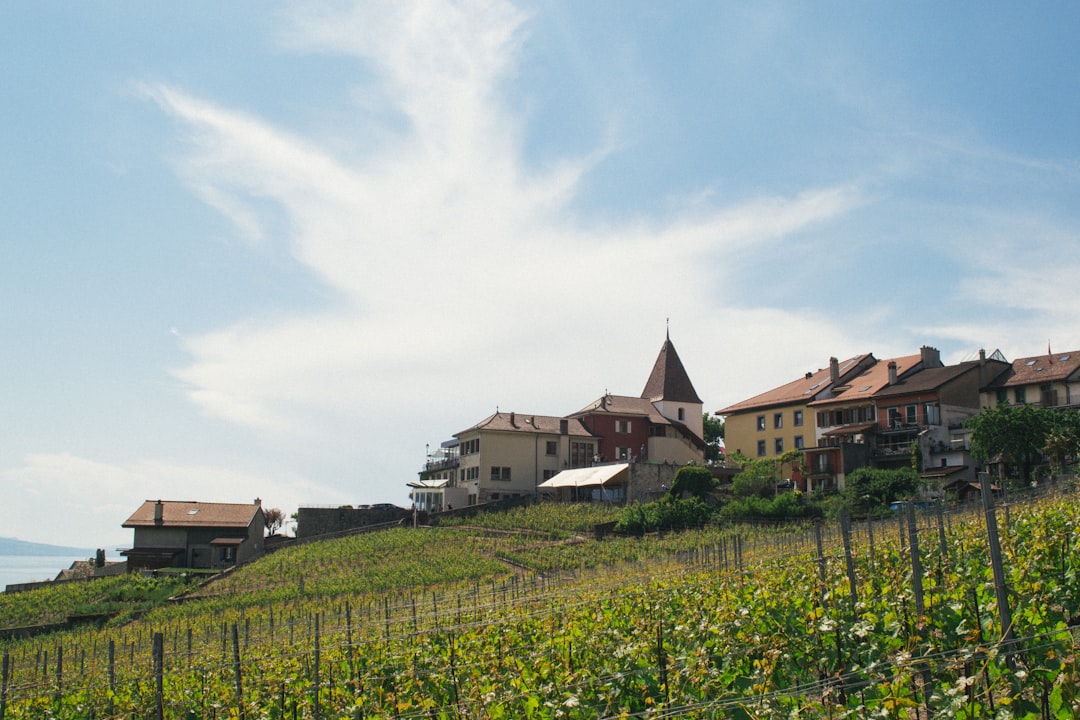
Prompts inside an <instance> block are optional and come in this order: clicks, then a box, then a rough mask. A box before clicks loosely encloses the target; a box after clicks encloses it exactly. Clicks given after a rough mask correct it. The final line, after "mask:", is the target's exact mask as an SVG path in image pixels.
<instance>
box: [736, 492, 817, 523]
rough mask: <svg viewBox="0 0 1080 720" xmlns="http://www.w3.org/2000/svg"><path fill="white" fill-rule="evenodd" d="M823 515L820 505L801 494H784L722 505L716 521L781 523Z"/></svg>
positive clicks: (748, 498)
mask: <svg viewBox="0 0 1080 720" xmlns="http://www.w3.org/2000/svg"><path fill="white" fill-rule="evenodd" d="M824 515H825V511H824V508H823V507H822V505H821V504H819V503H817V502H813V501H811V500H810V499H809V498H807V496H806V495H804V494H803V493H801V492H784V493H780V494H779V495H777V496H776V497H770V498H765V497H761V496H760V495H748V496H746V497H740V498H736V499H735V500H732V501H731V502H728V503H726V504H724V505H723V506H722V507H721V508H720V510H719V511H718V512H717V518H718V519H720V520H725V521H728V522H755V521H761V520H769V521H780V522H783V521H790V520H800V519H806V518H820V517H824Z"/></svg>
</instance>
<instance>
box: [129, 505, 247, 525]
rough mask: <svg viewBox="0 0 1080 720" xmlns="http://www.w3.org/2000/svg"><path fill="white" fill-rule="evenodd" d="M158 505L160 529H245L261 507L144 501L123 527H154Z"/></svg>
mask: <svg viewBox="0 0 1080 720" xmlns="http://www.w3.org/2000/svg"><path fill="white" fill-rule="evenodd" d="M158 502H160V503H161V511H162V522H161V525H162V526H164V527H221V528H244V529H246V528H248V527H249V526H250V525H251V521H252V520H253V519H254V518H255V513H257V512H258V511H259V510H260V509H261V507H262V506H261V505H258V504H255V503H206V502H188V501H177V500H160V501H159V500H147V501H145V502H144V503H143V504H142V505H141V506H140V507H139V509H138V510H136V511H135V512H134V514H132V516H131V517H129V518H128V519H127V520H126V521H125V522H124V524H123V527H126V528H135V527H155V526H156V523H155V522H154V506H155V505H156V504H157V503H158Z"/></svg>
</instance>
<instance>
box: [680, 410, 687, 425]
mask: <svg viewBox="0 0 1080 720" xmlns="http://www.w3.org/2000/svg"><path fill="white" fill-rule="evenodd" d="M679 422H686V409H685V408H679Z"/></svg>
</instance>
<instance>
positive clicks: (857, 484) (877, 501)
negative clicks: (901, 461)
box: [842, 467, 919, 512]
mask: <svg viewBox="0 0 1080 720" xmlns="http://www.w3.org/2000/svg"><path fill="white" fill-rule="evenodd" d="M918 490H919V475H918V473H916V472H915V471H914V470H913V469H912V468H910V467H903V468H896V469H893V470H888V469H884V468H858V469H857V470H854V471H852V472H850V473H848V474H847V477H846V478H845V479H844V492H843V493H842V496H843V505H844V506H846V507H847V508H848V510H849V511H858V512H873V511H874V510H877V509H881V508H885V507H888V506H889V504H890V503H893V502H896V501H897V500H905V499H907V498H909V497H911V496H912V495H914V494H915V493H916V492H918Z"/></svg>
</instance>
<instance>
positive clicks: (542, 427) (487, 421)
mask: <svg viewBox="0 0 1080 720" xmlns="http://www.w3.org/2000/svg"><path fill="white" fill-rule="evenodd" d="M564 420H566V421H567V423H566V433H563V431H562V422H563V421H564ZM480 430H488V431H493V432H515V433H536V434H543V435H562V434H567V435H577V436H583V437H592V433H590V432H589V430H588V428H586V427H585V426H584V425H582V424H581V421H580V420H577V419H572V418H559V417H553V416H551V415H530V414H526V413H517V412H495V413H494V414H493V415H489V416H487V417H486V418H484V419H483V420H481V421H480V422H478V423H476V424H475V425H473V426H471V427H468V428H466V429H464V430H462V431H461V432H458V433H454V437H460V436H461V435H465V434H466V433H469V432H474V431H480Z"/></svg>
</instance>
